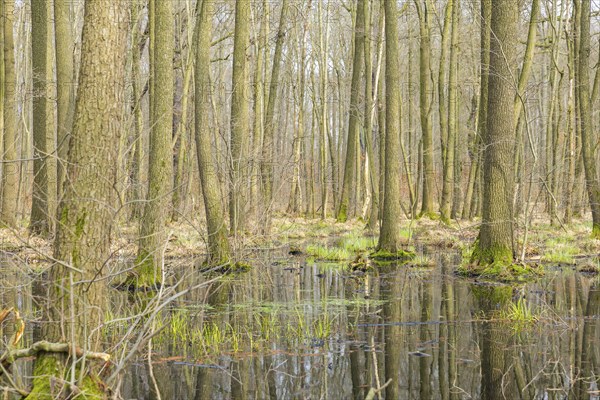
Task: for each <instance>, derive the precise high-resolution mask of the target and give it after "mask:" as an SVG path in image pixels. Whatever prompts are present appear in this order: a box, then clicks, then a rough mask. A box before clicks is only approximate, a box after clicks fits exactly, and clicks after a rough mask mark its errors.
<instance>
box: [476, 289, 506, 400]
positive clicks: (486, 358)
mask: <svg viewBox="0 0 600 400" xmlns="http://www.w3.org/2000/svg"><path fill="white" fill-rule="evenodd" d="M473 294H474V296H475V298H476V300H477V305H478V308H479V311H480V312H482V313H483V318H484V320H483V322H482V323H481V330H480V335H479V336H480V337H479V347H480V349H481V355H480V357H481V398H483V399H488V400H495V399H510V398H513V397H512V396H511V395H510V393H512V388H511V387H510V386H511V385H510V383H511V382H512V377H507V371H508V370H509V363H510V359H509V357H507V349H508V347H509V342H510V339H511V336H512V332H511V330H510V327H509V326H503V325H502V324H498V323H497V322H496V321H494V318H495V317H497V316H498V312H499V311H500V309H501V308H502V307H504V306H506V304H508V303H509V302H510V300H511V297H512V288H511V287H509V286H473Z"/></svg>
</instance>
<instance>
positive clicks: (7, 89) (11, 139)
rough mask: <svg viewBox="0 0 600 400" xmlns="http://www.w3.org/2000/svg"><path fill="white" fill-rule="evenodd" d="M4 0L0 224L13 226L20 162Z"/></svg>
mask: <svg viewBox="0 0 600 400" xmlns="http://www.w3.org/2000/svg"><path fill="white" fill-rule="evenodd" d="M0 1H3V2H4V9H3V15H2V18H3V19H4V138H3V139H4V153H3V154H4V157H3V159H4V165H3V168H2V210H1V213H0V226H8V227H12V228H14V227H16V226H17V197H18V195H17V194H18V188H19V175H20V170H21V163H20V162H19V161H18V158H17V157H18V155H17V104H16V93H17V81H16V74H15V54H14V38H13V25H14V9H15V3H14V1H13V0H0Z"/></svg>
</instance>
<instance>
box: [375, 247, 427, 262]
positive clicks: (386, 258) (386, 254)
mask: <svg viewBox="0 0 600 400" xmlns="http://www.w3.org/2000/svg"><path fill="white" fill-rule="evenodd" d="M415 256H416V255H415V253H414V252H413V251H410V250H398V251H397V252H390V251H386V250H381V249H379V250H376V251H374V252H373V253H371V254H369V258H370V259H371V260H373V261H375V262H378V263H380V262H397V261H400V262H407V261H410V260H413V259H414V258H415Z"/></svg>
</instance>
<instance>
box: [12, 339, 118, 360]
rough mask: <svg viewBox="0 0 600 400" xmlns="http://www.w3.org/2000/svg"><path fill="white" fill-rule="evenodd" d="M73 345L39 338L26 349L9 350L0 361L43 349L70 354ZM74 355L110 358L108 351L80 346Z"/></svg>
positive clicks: (36, 352) (26, 355)
mask: <svg viewBox="0 0 600 400" xmlns="http://www.w3.org/2000/svg"><path fill="white" fill-rule="evenodd" d="M72 349H73V346H72V345H71V343H51V342H47V341H45V340H41V341H39V342H35V343H34V344H32V345H31V347H29V348H26V349H15V350H9V351H7V352H6V353H4V355H2V357H1V358H0V362H2V363H4V362H6V361H8V363H9V364H12V363H13V362H14V360H16V359H19V358H24V357H32V356H35V355H37V354H38V353H39V352H40V351H44V352H46V353H65V354H69V355H72ZM75 356H77V357H80V358H81V357H85V358H87V359H91V360H102V361H104V362H106V361H108V360H110V354H108V353H98V352H94V351H83V350H82V349H81V348H80V347H75Z"/></svg>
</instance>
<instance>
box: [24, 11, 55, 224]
mask: <svg viewBox="0 0 600 400" xmlns="http://www.w3.org/2000/svg"><path fill="white" fill-rule="evenodd" d="M47 37H48V16H47V9H46V2H45V1H44V0H32V2H31V55H32V60H31V64H32V71H31V72H32V78H33V99H32V102H33V125H32V131H33V194H32V202H31V217H30V221H29V230H30V231H31V232H32V233H34V234H37V235H45V234H48V233H49V229H50V223H49V217H50V213H49V209H48V190H49V185H48V169H47V167H48V163H47V160H48V157H49V155H50V154H49V151H48V150H49V149H48V143H47V139H48V135H47V132H46V131H47V129H48V128H47V121H46V120H47V117H46V104H47V93H48V84H47V77H46V61H47V57H46V55H47Z"/></svg>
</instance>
